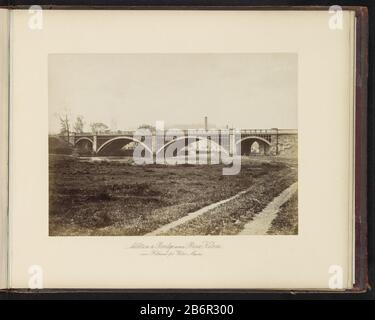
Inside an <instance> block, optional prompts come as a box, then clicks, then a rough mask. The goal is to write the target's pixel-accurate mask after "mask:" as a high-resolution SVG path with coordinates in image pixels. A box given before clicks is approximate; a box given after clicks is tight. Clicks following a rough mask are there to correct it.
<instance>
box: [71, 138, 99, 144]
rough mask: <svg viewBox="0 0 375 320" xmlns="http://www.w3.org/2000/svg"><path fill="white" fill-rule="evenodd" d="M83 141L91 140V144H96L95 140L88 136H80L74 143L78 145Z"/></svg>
mask: <svg viewBox="0 0 375 320" xmlns="http://www.w3.org/2000/svg"><path fill="white" fill-rule="evenodd" d="M81 141H89V142H90V143H91V145H93V144H94V141H93V140H92V139H90V138H88V137H82V138H79V139H77V140H76V141H75V142H74V145H77V144H78V143H79V142H81Z"/></svg>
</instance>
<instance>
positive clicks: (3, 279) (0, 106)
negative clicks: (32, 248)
mask: <svg viewBox="0 0 375 320" xmlns="http://www.w3.org/2000/svg"><path fill="white" fill-rule="evenodd" d="M8 128H9V10H6V9H0V289H6V288H9V277H8V275H9V272H8V252H9V241H8V239H9V237H8V233H9V223H8V221H9V219H8V207H9V206H8V203H9V201H8V200H9V197H8V195H9V190H8V177H9V175H8V171H9V161H8V159H9V130H8Z"/></svg>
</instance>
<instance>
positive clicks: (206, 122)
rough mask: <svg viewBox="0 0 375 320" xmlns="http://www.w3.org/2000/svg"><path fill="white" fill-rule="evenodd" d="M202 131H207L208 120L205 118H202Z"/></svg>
mask: <svg viewBox="0 0 375 320" xmlns="http://www.w3.org/2000/svg"><path fill="white" fill-rule="evenodd" d="M204 129H205V130H206V131H207V130H208V120H207V116H205V117H204Z"/></svg>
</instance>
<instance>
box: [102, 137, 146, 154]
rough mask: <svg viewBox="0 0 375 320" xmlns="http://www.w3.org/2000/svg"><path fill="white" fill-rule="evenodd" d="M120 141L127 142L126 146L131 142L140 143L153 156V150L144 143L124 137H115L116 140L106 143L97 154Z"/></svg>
mask: <svg viewBox="0 0 375 320" xmlns="http://www.w3.org/2000/svg"><path fill="white" fill-rule="evenodd" d="M119 140H124V141H127V143H125V144H124V145H123V147H124V146H126V145H127V144H129V143H131V142H136V143H139V144H141V145H142V146H143V147H144V148H145V149H146V150H147V151H148V152H150V154H152V150H151V149H150V148H149V147H148V146H147V145H146V144H145V143H143V142H142V141H140V140H138V139H136V138H133V137H131V136H122V137H115V138H112V139H110V140H108V141H106V142H104V143H103V144H102V145H101V146H100V147H99V148H98V149H97V150H96V154H98V155H99V154H100V152H102V151H103V150H104V149H105V148H107V147H108V146H109V145H110V144H112V143H113V142H114V141H119Z"/></svg>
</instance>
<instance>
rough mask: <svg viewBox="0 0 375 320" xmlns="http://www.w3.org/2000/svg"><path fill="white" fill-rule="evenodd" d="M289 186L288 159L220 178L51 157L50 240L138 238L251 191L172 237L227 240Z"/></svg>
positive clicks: (291, 168) (189, 169)
mask: <svg viewBox="0 0 375 320" xmlns="http://www.w3.org/2000/svg"><path fill="white" fill-rule="evenodd" d="M296 179H297V176H296V162H295V161H293V160H287V159H271V158H265V159H260V158H259V159H246V160H245V159H244V160H243V163H242V167H241V172H240V174H238V175H234V176H223V175H222V166H221V165H210V166H204V165H196V166H192V165H180V166H163V165H148V166H134V165H131V164H129V163H118V162H101V163H97V162H92V163H90V162H81V161H78V159H75V158H66V157H65V158H63V157H59V156H50V163H49V180H50V194H49V210H50V216H49V226H50V235H59V236H62V235H69V236H74V235H112V236H113V235H143V234H145V233H147V232H150V231H152V230H155V229H157V228H158V227H160V226H162V225H165V224H167V223H170V222H172V221H174V220H177V219H179V218H181V217H183V216H185V215H187V214H188V213H189V212H193V211H196V210H198V209H200V208H202V207H204V206H207V205H208V204H211V203H214V202H217V201H220V200H222V199H226V198H229V197H231V196H233V195H235V194H237V193H238V192H240V191H242V190H244V189H246V188H251V192H250V193H249V195H251V196H249V197H246V198H240V199H238V201H236V202H235V203H234V204H233V203H232V204H229V203H228V205H227V206H226V207H219V208H217V209H215V210H219V211H220V212H219V211H217V212H216V213H217V214H215V212H212V214H210V218H209V219H207V216H206V215H205V216H204V217H203V216H202V217H200V218H198V219H203V220H202V221H197V222H194V221H191V223H195V225H194V226H189V225H187V226H181V228H182V227H183V229H181V230H172V231H173V232H172V233H171V234H234V233H236V232H237V231H238V230H239V229H240V228H241V226H242V225H243V224H244V223H246V222H247V221H249V220H250V219H251V218H252V215H253V214H256V213H257V212H259V211H260V210H261V209H262V208H263V207H264V206H265V205H266V204H267V203H268V202H269V201H270V200H271V199H272V198H273V196H275V195H276V194H278V193H279V192H281V191H282V189H283V188H286V187H287V186H288V185H290V184H291V183H292V182H294V181H296ZM215 210H213V211H215ZM205 219H206V220H205Z"/></svg>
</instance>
